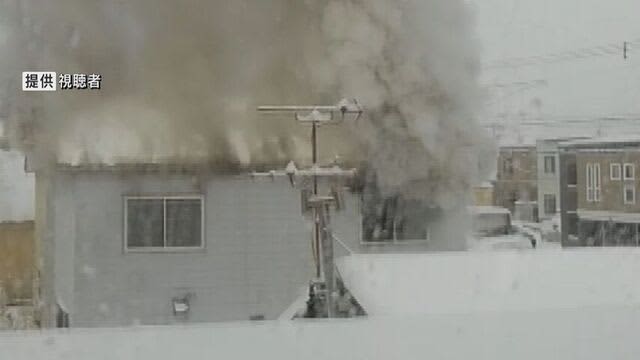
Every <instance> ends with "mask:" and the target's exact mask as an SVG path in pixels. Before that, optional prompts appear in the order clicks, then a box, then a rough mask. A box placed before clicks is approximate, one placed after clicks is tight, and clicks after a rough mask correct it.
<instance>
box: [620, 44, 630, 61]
mask: <svg viewBox="0 0 640 360" xmlns="http://www.w3.org/2000/svg"><path fill="white" fill-rule="evenodd" d="M628 52H629V43H628V42H626V41H625V42H623V43H622V57H623V58H624V59H625V60H627V54H628Z"/></svg>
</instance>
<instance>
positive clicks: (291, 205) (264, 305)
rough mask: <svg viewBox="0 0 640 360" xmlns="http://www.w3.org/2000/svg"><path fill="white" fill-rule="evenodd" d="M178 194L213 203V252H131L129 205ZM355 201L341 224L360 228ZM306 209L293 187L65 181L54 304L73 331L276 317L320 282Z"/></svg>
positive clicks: (238, 181) (56, 208) (209, 219)
mask: <svg viewBox="0 0 640 360" xmlns="http://www.w3.org/2000/svg"><path fill="white" fill-rule="evenodd" d="M200 183H201V184H203V185H199V184H200ZM179 193H202V194H203V195H204V198H205V238H206V240H205V241H206V244H205V249H204V250H203V251H200V252H190V253H125V252H124V248H123V233H124V229H123V222H124V220H123V218H124V200H123V196H124V195H131V194H179ZM349 202H350V203H349V204H348V206H347V209H348V210H346V211H345V212H344V213H343V214H341V215H334V218H335V220H336V223H338V222H340V221H339V220H340V219H339V217H340V216H346V217H349V216H351V219H352V220H351V221H342V223H343V224H354V221H357V220H354V219H355V218H357V214H356V212H357V211H356V210H357V209H356V207H355V206H353V201H352V200H350V201H349ZM299 207H300V199H299V194H298V192H297V191H296V190H295V189H293V188H291V187H290V186H289V184H288V181H287V180H284V179H277V180H275V181H273V180H270V179H261V180H255V181H253V180H251V179H249V178H247V177H212V178H210V179H206V180H203V181H199V180H198V178H196V177H192V176H187V175H160V176H159V175H158V174H149V175H140V174H131V173H107V172H99V173H88V172H85V173H70V172H58V173H57V175H56V181H55V194H54V197H53V204H50V206H49V210H50V211H52V212H53V214H51V215H52V216H53V221H52V223H53V225H52V227H51V228H50V229H49V230H51V231H52V233H53V234H54V243H55V246H54V251H53V254H54V256H55V261H54V266H53V267H54V272H55V275H54V288H55V290H54V292H55V299H57V301H59V302H61V303H62V304H63V305H64V306H65V307H66V308H67V309H68V311H69V313H70V321H71V326H73V327H87V326H111V325H128V324H169V323H174V322H181V321H194V322H211V321H226V320H246V319H249V317H250V316H252V315H264V316H265V317H266V318H267V319H273V318H276V317H277V316H278V315H279V314H280V313H281V312H282V311H284V310H285V309H286V308H287V307H288V306H289V305H290V304H291V303H292V302H293V300H294V299H295V298H296V297H297V296H298V295H299V294H300V289H302V288H304V287H305V286H306V285H307V284H308V282H309V280H310V279H311V278H312V277H313V275H314V270H313V266H312V263H313V262H312V255H311V249H310V241H311V237H310V236H311V235H310V234H311V232H310V225H309V224H308V222H307V220H306V219H304V218H303V217H302V215H300V209H299ZM354 216H355V217H354ZM352 229H354V228H353V227H352ZM351 231H352V230H351ZM337 233H340V232H339V231H337ZM341 238H345V239H355V238H356V236H355V232H353V231H352V232H351V234H348V235H347V234H345V235H342V236H341ZM337 251H340V250H339V249H338V250H337ZM186 293H191V294H193V298H192V300H191V311H190V314H189V318H188V319H187V320H181V319H178V318H176V317H174V315H173V312H172V307H171V299H172V298H173V297H175V296H182V295H184V294H186Z"/></svg>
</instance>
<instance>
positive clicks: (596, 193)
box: [593, 163, 602, 202]
mask: <svg viewBox="0 0 640 360" xmlns="http://www.w3.org/2000/svg"><path fill="white" fill-rule="evenodd" d="M600 175H601V174H600V163H594V164H593V202H600V200H602V199H601V197H600V194H601V190H602V183H601V182H602V177H601V176H600Z"/></svg>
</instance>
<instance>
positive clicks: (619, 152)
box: [560, 140, 640, 246]
mask: <svg viewBox="0 0 640 360" xmlns="http://www.w3.org/2000/svg"><path fill="white" fill-rule="evenodd" d="M560 147H561V152H562V155H561V161H560V163H561V166H562V167H563V172H562V174H561V178H562V179H561V184H562V186H561V190H560V191H561V193H562V195H561V197H562V199H563V203H564V202H565V201H566V204H564V205H563V206H562V218H563V220H562V224H563V229H562V230H563V244H565V245H580V246H620V245H631V246H637V245H638V244H639V230H640V229H639V228H638V227H639V224H640V201H638V200H637V198H636V191H637V189H638V185H639V184H638V180H639V179H638V176H636V169H637V168H639V167H640V140H578V141H572V142H567V143H565V144H563V145H561V146H560Z"/></svg>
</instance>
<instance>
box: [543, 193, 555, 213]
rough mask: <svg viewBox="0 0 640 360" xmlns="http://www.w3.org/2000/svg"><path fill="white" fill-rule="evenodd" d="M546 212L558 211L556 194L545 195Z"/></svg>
mask: <svg viewBox="0 0 640 360" xmlns="http://www.w3.org/2000/svg"><path fill="white" fill-rule="evenodd" d="M544 212H545V214H555V213H556V196H555V195H553V194H545V195H544Z"/></svg>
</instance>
